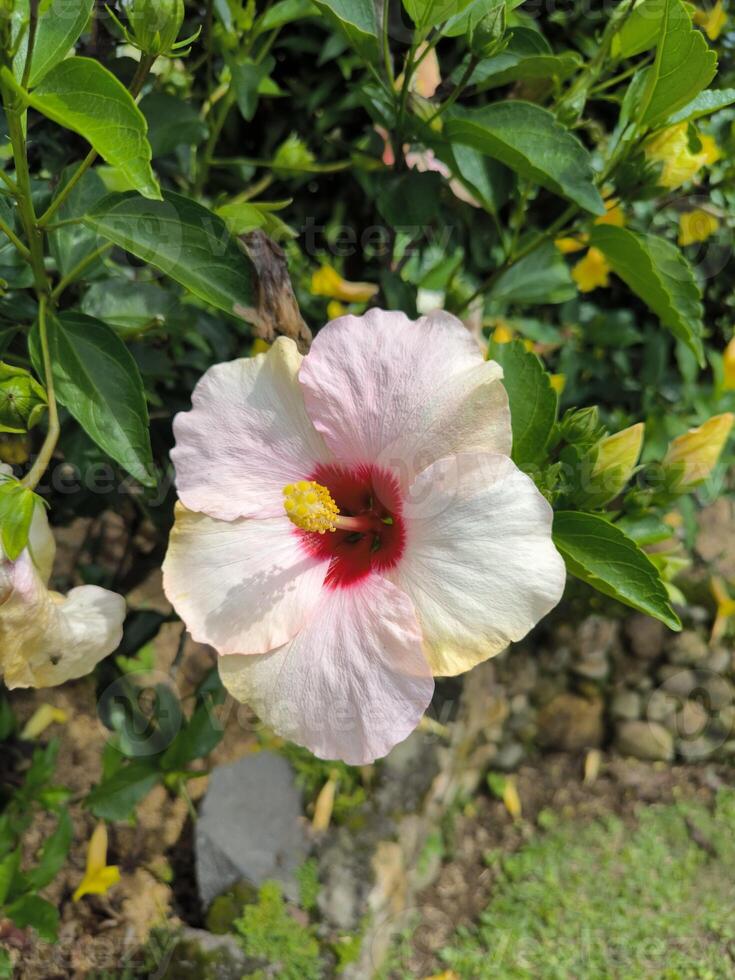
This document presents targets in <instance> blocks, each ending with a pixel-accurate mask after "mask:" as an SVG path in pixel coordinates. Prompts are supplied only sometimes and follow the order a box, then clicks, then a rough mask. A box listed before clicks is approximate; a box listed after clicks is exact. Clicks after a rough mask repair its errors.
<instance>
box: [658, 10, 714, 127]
mask: <svg viewBox="0 0 735 980" xmlns="http://www.w3.org/2000/svg"><path fill="white" fill-rule="evenodd" d="M662 2H663V3H664V8H663V15H662V19H661V28H660V33H659V41H658V47H657V49H656V61H655V62H654V64H653V66H652V67H651V68H649V69H648V76H647V84H646V89H645V91H644V93H643V98H642V100H641V108H640V116H639V118H640V122H641V124H642V125H644V126H650V127H656V126H660V125H662V124H663V123H664V122H666V120H667V118H668V117H669V116H670V115H672V114H673V113H675V112H677V111H678V110H679V109H681V108H683V107H684V106H685V105H687V104H688V103H690V102H691V101H692V99H694V98H695V97H696V96H697V95H699V93H700V92H701V91H702V89H703V88H706V87H707V85H709V83H710V82H711V81H712V79H713V78H714V76H715V72H716V71H717V55H716V54H715V52H714V51H713V50H712V49H711V48H710V47H709V45H708V44H707V40H706V38H705V36H704V34H702V32H701V31H699V30H697V29H696V28H694V27H693V26H692V22H691V18H690V15H689V12H688V10H687V8H686V7H685V6H684V4H683V3H682V0H662Z"/></svg>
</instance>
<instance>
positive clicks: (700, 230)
mask: <svg viewBox="0 0 735 980" xmlns="http://www.w3.org/2000/svg"><path fill="white" fill-rule="evenodd" d="M719 227H720V222H719V221H718V219H717V218H716V217H715V216H714V215H713V214H710V213H709V211H703V210H702V209H701V208H695V209H694V211H685V212H684V213H683V214H681V215H679V239H678V241H679V244H680V245H694V244H695V242H706V241H707V239H708V238H709V237H710V235H714V233H715V232H716V231H717V229H718V228H719Z"/></svg>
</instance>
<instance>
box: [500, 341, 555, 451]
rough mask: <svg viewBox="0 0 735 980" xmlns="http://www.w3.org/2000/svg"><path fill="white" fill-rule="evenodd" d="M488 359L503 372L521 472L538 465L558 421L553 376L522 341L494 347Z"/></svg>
mask: <svg viewBox="0 0 735 980" xmlns="http://www.w3.org/2000/svg"><path fill="white" fill-rule="evenodd" d="M488 356H489V357H490V358H491V359H493V360H495V361H497V362H498V363H499V364H500V365H501V367H502V368H503V385H504V387H505V390H506V391H507V392H508V402H509V403H510V421H511V426H512V429H513V452H512V454H511V455H512V458H513V461H514V462H515V463H517V464H518V466H520V467H521V468H523V467H524V466H529V465H531V464H533V463H538V462H539V461H540V460H541V459H542V458H543V456H544V451H545V449H546V446H547V444H548V441H549V437H550V436H551V431H552V429H553V428H554V422H555V421H556V406H557V395H556V392H555V391H554V389H553V388H552V387H551V382H550V380H549V375H548V374H547V372H546V371H545V369H544V366H543V364H542V363H541V361H540V360H539V359H538V357H537V356H536V355H535V354H534V353H532V352H531V351H528V350H526V348H525V347H524V345H523V343H522V342H521V341H520V340H513V341H511V342H510V343H508V344H495V343H493V344H491V345H490V350H489V352H488Z"/></svg>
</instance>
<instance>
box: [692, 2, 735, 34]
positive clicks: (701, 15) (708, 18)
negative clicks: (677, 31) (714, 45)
mask: <svg viewBox="0 0 735 980" xmlns="http://www.w3.org/2000/svg"><path fill="white" fill-rule="evenodd" d="M692 20H693V21H694V23H695V24H696V25H697V26H698V27H701V28H702V30H703V31H704V33H705V34H706V35H707V37H708V38H709V39H710V41H716V40H717V38H718V37H719V36H720V34H721V33H722V29H723V27H724V26H725V24H726V23H727V14H726V13H725V9H724V7H723V4H722V0H717V3H716V4H715V5H714V7H711V8H710V9H709V10H695V11H694V16H693V17H692Z"/></svg>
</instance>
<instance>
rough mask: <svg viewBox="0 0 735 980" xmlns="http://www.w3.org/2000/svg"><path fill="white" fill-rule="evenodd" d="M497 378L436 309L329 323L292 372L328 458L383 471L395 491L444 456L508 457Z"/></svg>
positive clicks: (494, 368) (461, 329)
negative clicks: (412, 316)
mask: <svg viewBox="0 0 735 980" xmlns="http://www.w3.org/2000/svg"><path fill="white" fill-rule="evenodd" d="M501 378H502V369H501V368H500V366H499V365H498V364H496V363H494V362H492V361H485V360H484V358H483V355H482V352H481V350H480V348H479V346H478V344H477V342H476V340H475V339H474V337H473V336H472V334H471V333H470V332H469V331H468V330H467V329H466V327H465V326H464V324H462V323H461V321H459V320H458V319H456V317H453V316H451V315H450V314H448V313H444V312H442V311H436V312H434V313H431V314H429V315H428V316H425V317H422V318H421V319H419V320H415V321H412V320H409V319H408V317H407V316H405V314H403V313H389V312H385V311H383V310H371V311H369V312H368V313H366V314H365V315H364V316H362V317H355V316H344V317H339V318H338V319H337V320H333V321H332V322H331V323H329V324H327V326H326V327H324V328H323V329H322V330H321V331H320V332H319V333H318V334H317V337H316V339H315V340H314V343H313V345H312V348H311V351H310V353H309V354H308V356H307V357H306V358H305V359H304V362H303V364H302V366H301V370H300V372H299V381H300V382H301V385H302V386H303V389H304V398H305V402H306V408H307V411H308V413H309V415H310V417H311V419H312V421H313V423H314V425H315V427H316V428H317V429H318V430H319V432H320V433H321V434H322V435H323V437H324V441H325V442H326V444H327V446H328V447H329V449H330V451H331V452H332V454H333V456H334V458H335V460H336V461H338V462H340V463H344V464H348V465H359V464H365V463H371V464H373V465H378V466H381V467H384V468H387V469H390V470H391V471H393V472H394V473H396V475H397V476H398V478H399V480H400V482H401V485H402V486H403V487H404V488H407V487H408V486H409V485H410V483H411V482H412V480H413V478H414V477H415V476H416V474H417V473H419V472H421V470H423V469H425V468H426V467H427V466H428V465H430V464H431V463H433V462H435V461H436V460H437V459H441V458H443V457H444V456H449V455H453V454H456V453H459V452H474V451H484V452H497V453H506V454H507V453H509V452H510V447H511V428H510V412H509V409H508V399H507V395H506V392H505V389H504V388H503V385H502V381H501Z"/></svg>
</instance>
